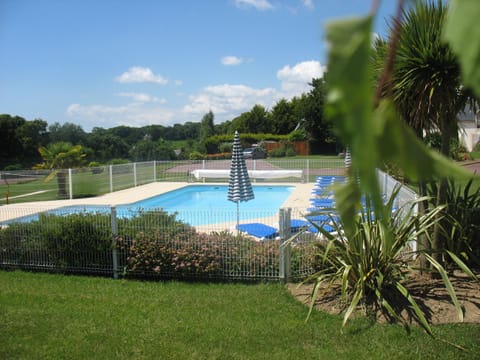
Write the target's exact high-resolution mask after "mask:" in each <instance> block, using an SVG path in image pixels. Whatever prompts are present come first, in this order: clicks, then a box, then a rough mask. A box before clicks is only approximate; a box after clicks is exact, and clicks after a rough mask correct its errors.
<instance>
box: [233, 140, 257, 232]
mask: <svg viewBox="0 0 480 360" xmlns="http://www.w3.org/2000/svg"><path fill="white" fill-rule="evenodd" d="M254 198H255V195H254V194H253V189H252V184H251V182H250V177H249V176H248V170H247V165H246V164H245V158H244V157H243V152H242V145H241V144H240V137H239V136H238V131H235V137H234V139H233V150H232V162H231V164H230V177H229V180H228V195H227V199H228V200H229V201H232V202H234V203H236V204H237V228H238V225H239V224H240V209H239V203H240V202H241V201H248V200H252V199H254Z"/></svg>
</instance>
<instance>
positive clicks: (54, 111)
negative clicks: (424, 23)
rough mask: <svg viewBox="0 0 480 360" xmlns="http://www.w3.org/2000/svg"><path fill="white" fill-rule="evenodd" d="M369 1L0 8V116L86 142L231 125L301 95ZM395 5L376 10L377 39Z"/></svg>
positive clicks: (62, 2)
mask: <svg viewBox="0 0 480 360" xmlns="http://www.w3.org/2000/svg"><path fill="white" fill-rule="evenodd" d="M373 2H374V0H135V1H134V0H128V1H127V0H1V1H0V114H10V115H12V116H15V115H18V116H21V117H23V118H25V119H27V120H34V119H42V120H45V121H47V122H48V124H49V125H51V124H53V123H55V122H58V123H60V124H64V123H66V122H69V123H74V124H77V125H80V126H81V127H82V128H83V129H84V130H85V131H87V132H89V131H91V130H92V128H94V127H103V128H111V127H114V126H119V125H127V126H133V127H140V126H145V125H151V124H157V125H164V126H171V125H173V124H183V123H185V122H187V121H192V122H199V121H201V119H202V117H203V116H204V115H205V114H206V113H208V112H209V111H210V110H211V111H212V112H213V114H214V119H215V123H216V124H218V123H222V122H224V121H226V120H232V119H233V118H235V117H237V116H239V115H240V114H242V113H243V112H245V111H249V110H250V109H251V108H252V107H253V106H254V105H255V104H260V105H262V106H264V107H265V108H266V109H267V110H269V109H271V108H272V107H273V106H274V105H275V103H276V102H278V101H279V100H280V99H287V100H288V99H291V98H292V97H294V96H300V95H301V94H302V93H306V92H308V91H309V89H310V87H309V85H308V83H309V82H311V80H312V78H320V77H321V76H322V75H323V73H324V71H325V70H326V59H327V51H328V50H327V49H328V45H327V43H326V41H325V24H326V22H328V21H330V20H334V19H338V18H342V17H349V16H362V15H366V14H368V12H369V11H370V8H371V6H372V3H373ZM395 6H396V1H394V0H384V1H382V2H381V5H380V8H379V12H378V14H377V17H376V21H375V28H374V31H375V33H377V34H380V35H383V36H385V35H386V34H387V31H388V28H387V25H386V23H387V19H388V18H390V17H391V16H392V15H393V13H394V11H395Z"/></svg>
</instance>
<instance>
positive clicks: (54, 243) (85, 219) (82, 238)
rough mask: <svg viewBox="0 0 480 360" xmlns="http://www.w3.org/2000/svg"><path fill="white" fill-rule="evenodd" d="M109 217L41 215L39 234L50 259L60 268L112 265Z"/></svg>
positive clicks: (96, 215)
mask: <svg viewBox="0 0 480 360" xmlns="http://www.w3.org/2000/svg"><path fill="white" fill-rule="evenodd" d="M109 220H110V219H109V217H108V216H107V215H103V214H92V213H77V214H71V215H68V216H58V215H54V214H45V215H40V218H39V220H38V222H39V224H41V226H40V234H39V237H40V239H41V243H43V244H44V245H45V248H46V250H47V252H48V254H49V257H50V260H51V262H52V263H53V264H54V265H55V266H57V267H59V268H67V269H72V268H84V267H92V266H99V265H100V266H107V267H110V266H111V256H102V255H104V254H110V250H111V246H112V245H111V243H112V235H111V230H110V227H109Z"/></svg>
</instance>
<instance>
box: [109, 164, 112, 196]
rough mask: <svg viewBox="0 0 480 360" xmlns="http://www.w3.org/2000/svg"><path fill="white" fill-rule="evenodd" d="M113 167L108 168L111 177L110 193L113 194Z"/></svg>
mask: <svg viewBox="0 0 480 360" xmlns="http://www.w3.org/2000/svg"><path fill="white" fill-rule="evenodd" d="M112 166H113V165H110V166H109V167H108V174H109V177H110V192H113V168H112Z"/></svg>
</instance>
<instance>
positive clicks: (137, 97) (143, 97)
mask: <svg viewBox="0 0 480 360" xmlns="http://www.w3.org/2000/svg"><path fill="white" fill-rule="evenodd" d="M116 95H117V96H121V97H127V98H131V99H132V100H133V101H135V102H139V103H149V102H156V103H161V104H164V103H166V102H167V100H165V99H160V98H157V97H155V96H151V95H148V94H145V93H132V92H122V93H118V94H116Z"/></svg>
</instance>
